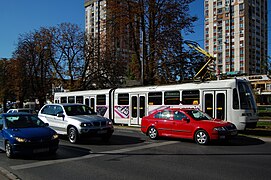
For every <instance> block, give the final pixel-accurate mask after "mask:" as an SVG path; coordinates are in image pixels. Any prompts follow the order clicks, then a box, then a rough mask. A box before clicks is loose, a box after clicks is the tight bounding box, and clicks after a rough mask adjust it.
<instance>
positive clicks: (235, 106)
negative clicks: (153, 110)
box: [232, 88, 239, 109]
mask: <svg viewBox="0 0 271 180" xmlns="http://www.w3.org/2000/svg"><path fill="white" fill-rule="evenodd" d="M232 108H233V109H239V98H238V93H237V89H236V88H234V89H233V93H232Z"/></svg>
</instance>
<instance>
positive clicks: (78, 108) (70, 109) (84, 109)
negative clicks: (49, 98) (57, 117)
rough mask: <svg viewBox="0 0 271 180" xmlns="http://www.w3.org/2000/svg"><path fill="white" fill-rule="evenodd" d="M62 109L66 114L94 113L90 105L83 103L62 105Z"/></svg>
mask: <svg viewBox="0 0 271 180" xmlns="http://www.w3.org/2000/svg"><path fill="white" fill-rule="evenodd" d="M64 109H65V111H66V114H67V115H68V116H76V115H93V114H96V113H95V112H94V111H93V110H92V109H90V107H88V106H85V105H71V106H64Z"/></svg>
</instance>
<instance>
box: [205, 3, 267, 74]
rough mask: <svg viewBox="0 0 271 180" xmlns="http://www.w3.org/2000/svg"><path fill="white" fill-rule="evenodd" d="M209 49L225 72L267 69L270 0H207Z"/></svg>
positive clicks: (259, 71) (206, 24)
mask: <svg viewBox="0 0 271 180" xmlns="http://www.w3.org/2000/svg"><path fill="white" fill-rule="evenodd" d="M204 14H205V31H204V36H205V38H204V39H205V43H204V44H205V49H206V50H207V51H208V52H209V53H210V54H213V55H214V56H215V57H216V62H215V64H216V70H217V72H221V73H228V72H241V73H246V74H248V75H253V74H266V72H267V44H268V42H267V41H268V38H267V0H204Z"/></svg>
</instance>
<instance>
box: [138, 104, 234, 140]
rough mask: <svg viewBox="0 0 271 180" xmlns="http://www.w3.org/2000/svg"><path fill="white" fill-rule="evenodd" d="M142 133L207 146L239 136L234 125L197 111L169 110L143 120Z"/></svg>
mask: <svg viewBox="0 0 271 180" xmlns="http://www.w3.org/2000/svg"><path fill="white" fill-rule="evenodd" d="M141 131H142V132H143V133H144V134H146V135H148V136H149V137H150V138H151V139H156V138H158V136H167V137H176V138H185V139H193V140H195V141H196V143H198V144H201V145H205V144H207V143H208V142H209V141H211V140H219V139H229V138H230V137H232V136H236V135H237V129H236V127H235V125H234V124H232V123H230V122H226V121H222V120H219V119H213V118H211V117H210V116H209V115H208V114H206V113H204V112H202V111H199V110H196V109H181V108H167V109H164V110H157V111H155V112H154V113H152V114H150V115H149V116H145V117H143V118H142V122H141Z"/></svg>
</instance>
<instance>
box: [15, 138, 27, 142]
mask: <svg viewBox="0 0 271 180" xmlns="http://www.w3.org/2000/svg"><path fill="white" fill-rule="evenodd" d="M15 139H16V141H18V142H20V143H23V142H29V140H27V139H25V138H20V137H15Z"/></svg>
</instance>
